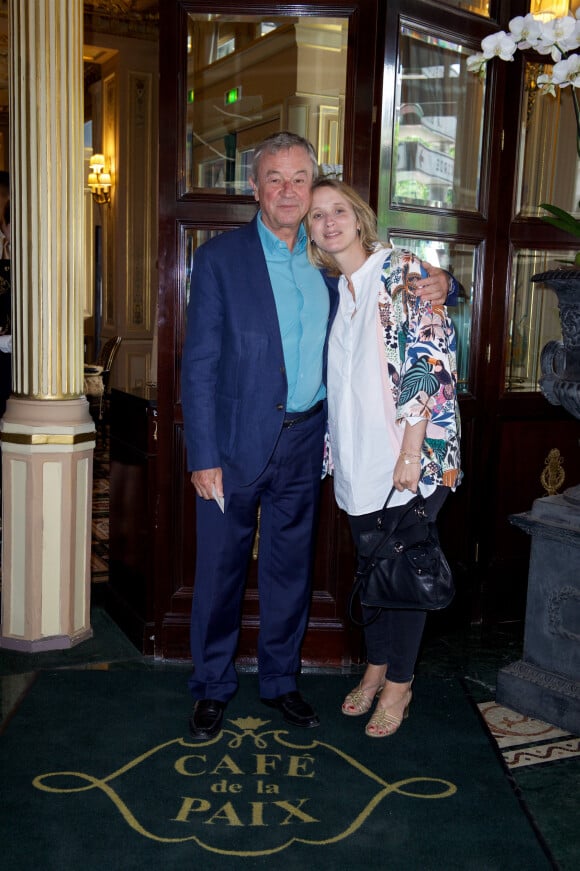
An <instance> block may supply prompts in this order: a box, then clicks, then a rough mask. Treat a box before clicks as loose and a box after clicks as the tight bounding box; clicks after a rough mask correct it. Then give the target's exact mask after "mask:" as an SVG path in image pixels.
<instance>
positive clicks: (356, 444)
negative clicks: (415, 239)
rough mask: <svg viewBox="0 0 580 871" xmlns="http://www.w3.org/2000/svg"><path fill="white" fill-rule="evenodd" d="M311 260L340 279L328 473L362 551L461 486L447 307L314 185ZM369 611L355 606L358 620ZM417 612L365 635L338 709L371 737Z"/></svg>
mask: <svg viewBox="0 0 580 871" xmlns="http://www.w3.org/2000/svg"><path fill="white" fill-rule="evenodd" d="M307 229H308V236H309V253H310V257H311V260H312V262H313V263H314V264H315V265H316V266H318V267H319V268H322V269H324V270H326V271H327V272H328V273H330V274H331V275H338V276H340V279H339V305H338V311H337V313H336V316H335V318H334V321H333V324H332V328H331V332H330V337H329V344H328V374H327V392H328V430H329V432H328V439H329V466H330V469H329V470H330V471H332V474H333V476H334V491H335V497H336V500H337V503H338V505H339V507H340V508H342V509H343V510H344V511H345V512H346V513H347V515H348V517H349V522H350V527H351V531H352V534H353V538H354V541H355V545H356V544H358V540H359V537H360V535H361V534H362V533H364V532H367V531H369V530H372V529H375V528H376V521H377V518H378V516H379V515H380V513H381V510H382V508H383V505H384V502H385V499H386V497H387V495H388V493H389V492H390V490H391V487H393V486H394V487H395V493H394V495H393V497H392V498H391V500H390V502H389V507H388V509H387V511H388V512H389V513H390V516H391V517H393V518H394V517H396V515H397V513H398V514H401V513H402V512H403V511H404V506H405V505H406V503H408V502H409V501H410V500H411V499H413V498H414V496H415V494H416V492H417V490H419V491H420V492H421V494H422V495H423V496H424V497H425V499H426V506H427V511H428V515H429V517H430V518H431V519H435V517H436V516H437V513H438V511H439V509H440V507H441V505H442V504H443V502H444V501H445V499H446V497H447V495H448V493H449V491H450V490H451V489H455V487H456V485H457V484H458V482H459V479H460V457H459V415H458V406H457V397H456V364H455V332H454V328H453V324H452V322H451V321H450V319H449V318H448V316H447V310H446V308H445V306H437V305H432V304H431V303H430V302H426V301H423V300H421V299H420V298H419V297H418V296H416V295H415V293H414V287H415V285H416V283H417V282H418V281H420V279H421V277H425V275H426V271H425V269H424V268H423V266H422V264H421V261H419V260H418V259H417V258H416V257H414V256H413V255H412V254H410V253H409V252H406V251H402V250H397V249H395V248H392V247H390V246H385V245H383V244H381V243H380V242H379V240H378V237H377V231H376V217H375V215H374V212H373V211H372V210H371V209H370V208H369V206H367V204H366V203H365V202H364V201H363V200H362V199H361V198H360V197H359V195H358V194H357V193H356V192H355V191H354V190H352V188H350V187H348V185H345V184H344V183H342V182H339V181H336V180H334V179H321V180H319V181H317V182H315V183H314V186H313V193H312V205H311V208H310V212H309V214H308V216H307ZM372 613H373V611H372V610H371V611H370V613H369V611H368V609H365V608H364V607H363V617H364V618H365V619H368V618H369V616H370V615H371V614H372ZM425 620H426V613H425V612H424V611H410V610H409V611H406V610H404V611H397V610H394V609H393V610H389V609H382V610H381V612H380V615H379V617H378V619H376V620H375V621H374V622H371V623H370V624H369V625H368V626H366V627H365V640H366V646H367V660H368V664H367V668H366V671H365V674H364V676H363V678H362V680H361V682H360V683H359V685H358V686H357V687H356V688H355V689H354V690H352V691H351V692H350V693H349V694H348V695H347V697H346V698H345V700H344V703H343V705H342V712H343V714H346V715H347V716H352V717H356V716H362V715H364V714H366V713H368V712H369V711H370V709H371V707H372V705H373V702H374V701H375V699H376V707H375V710H374V713H373V714H372V716H371V718H370V720H369V722H368V723H367V726H366V729H365V731H366V734H367V735H368V736H369V737H372V738H384V737H387V736H388V735H392V734H393V733H394V732H396V730H397V729H398V728H399V726H400V725H401V722H402V720H403V718H404V716H406V714H407V711H408V708H409V704H410V702H411V684H412V681H413V674H414V669H415V662H416V659H417V655H418V651H419V646H420V643H421V638H422V634H423V630H424V627H425Z"/></svg>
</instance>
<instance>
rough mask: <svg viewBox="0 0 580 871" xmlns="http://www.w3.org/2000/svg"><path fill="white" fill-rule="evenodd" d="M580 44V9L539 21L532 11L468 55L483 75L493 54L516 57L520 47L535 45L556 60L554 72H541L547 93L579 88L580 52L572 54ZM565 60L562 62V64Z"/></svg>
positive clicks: (541, 83)
mask: <svg viewBox="0 0 580 871" xmlns="http://www.w3.org/2000/svg"><path fill="white" fill-rule="evenodd" d="M578 47H580V9H579V10H577V12H576V14H575V16H573V15H563V16H561V17H560V18H553V19H552V20H551V21H539V20H538V19H536V18H534V16H533V15H532V14H528V15H525V16H521V15H518V16H516V17H515V18H512V19H511V21H510V22H509V33H506V32H505V31H504V30H500V31H499V32H498V33H492V34H491V35H490V36H486V37H485V39H482V41H481V52H478V53H477V54H474V55H472V56H471V57H469V58H468V59H467V69H468V70H469V71H470V72H474V73H479V74H480V75H483V73H484V71H485V66H486V64H487V62H488V61H490V60H491V59H492V58H494V57H499V58H500V60H506V61H507V60H509V61H511V60H513V59H514V54H515V53H516V51H517V50H518V49H519V50H520V51H526V50H527V49H533V50H534V51H537V52H538V54H543V55H550V57H551V59H552V61H553V62H554V67H553V69H552V72H551V73H544V74H542V75H540V76H538V85H539V86H540V87H541V89H542V91H543V92H544V93H550V94H552V95H555V93H556V89H557V88H565V87H567V86H568V85H571V86H572V88H580V71H579V67H580V55H578V54H571V52H573V51H574V50H575V49H576V48H578ZM562 64H563V66H561V65H562Z"/></svg>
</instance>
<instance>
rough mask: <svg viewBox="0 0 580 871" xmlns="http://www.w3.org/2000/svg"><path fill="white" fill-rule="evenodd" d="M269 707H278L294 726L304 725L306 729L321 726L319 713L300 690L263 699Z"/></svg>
mask: <svg viewBox="0 0 580 871" xmlns="http://www.w3.org/2000/svg"><path fill="white" fill-rule="evenodd" d="M262 702H263V703H264V704H265V705H268V707H269V708H277V709H278V710H279V711H281V712H282V714H283V715H284V719H285V720H286V722H287V723H290V724H291V725H292V726H302V727H303V728H304V729H313V728H314V726H320V720H319V719H318V714H317V713H316V711H315V710H314V708H313V707H312V706H311V705H309V704H308V702H305V701H304V699H303V698H302V696H301V695H300V693H299V692H298V690H294V691H293V692H291V693H284V695H283V696H278V697H277V698H275V699H262Z"/></svg>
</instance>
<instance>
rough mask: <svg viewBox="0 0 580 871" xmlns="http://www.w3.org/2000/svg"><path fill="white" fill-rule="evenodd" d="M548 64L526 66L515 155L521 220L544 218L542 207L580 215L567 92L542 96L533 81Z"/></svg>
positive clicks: (579, 170) (578, 166)
mask: <svg viewBox="0 0 580 871" xmlns="http://www.w3.org/2000/svg"><path fill="white" fill-rule="evenodd" d="M550 69H551V66H550V65H548V64H538V63H526V65H525V69H524V80H523V96H522V107H523V110H522V117H521V119H520V137H519V154H518V186H517V190H518V201H517V211H518V213H519V216H520V217H537V216H540V215H545V214H546V212H544V211H543V209H540V203H550V204H551V205H554V206H559V207H560V208H561V209H564V210H565V211H567V212H572V213H575V214H577V215H578V214H580V202H579V201H580V160H579V159H578V153H577V136H578V133H577V128H576V117H575V114H574V105H573V100H572V89H571V88H559V89H558V90H557V92H556V96H555V97H552V96H550V95H549V94H540V93H539V91H538V89H537V85H536V81H537V78H538V76H539V75H541V74H542V73H544V72H549V71H550Z"/></svg>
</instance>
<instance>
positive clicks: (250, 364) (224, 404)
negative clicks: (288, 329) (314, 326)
mask: <svg viewBox="0 0 580 871" xmlns="http://www.w3.org/2000/svg"><path fill="white" fill-rule="evenodd" d="M256 222H257V217H255V218H254V219H253V221H251V222H250V223H249V224H247V225H244V226H243V227H241V228H240V229H238V230H232V231H231V232H228V233H224V234H222V235H220V236H217V237H216V238H214V239H211V240H210V241H209V242H206V243H205V244H204V245H201V246H200V247H199V248H198V249H197V251H196V252H195V256H194V261H193V268H192V280H191V295H190V300H189V305H188V308H187V330H186V337H185V343H184V347H183V358H182V390H181V396H182V404H183V419H184V424H185V438H186V446H187V457H188V468H189V469H190V470H199V469H212V468H217V467H222V468H224V469H225V470H227V471H228V472H229V474H230V475H231V476H232V477H233V478H234V480H235V481H236V483H237V484H239V485H242V486H243V485H246V484H250V483H252V482H253V481H255V480H256V478H257V477H258V476H259V475H260V474H261V473H262V472H263V470H264V469H265V467H266V465H267V464H268V461H269V460H270V457H271V456H272V453H273V451H274V447H275V445H276V441H277V440H278V437H279V435H280V430H281V428H282V423H283V420H284V413H285V410H286V399H287V393H288V385H287V381H286V373H285V368H284V354H283V350H282V339H281V336H280V327H279V323H278V315H277V312H276V304H275V301H274V293H273V291H272V285H271V283H270V277H269V274H268V268H267V265H266V259H265V257H264V252H263V249H262V244H261V242H260V238H259V236H258V230H257V226H256ZM325 281H326V284H327V286H328V289H329V296H330V317H329V326H330V324H331V323H332V319H333V317H334V315H335V313H336V308H337V305H338V292H337V280H336V279H331V278H328V277H325ZM326 341H327V342H328V331H327V336H326ZM324 360H326V345H325V349H324ZM320 451H321V464H322V445H321V447H320Z"/></svg>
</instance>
